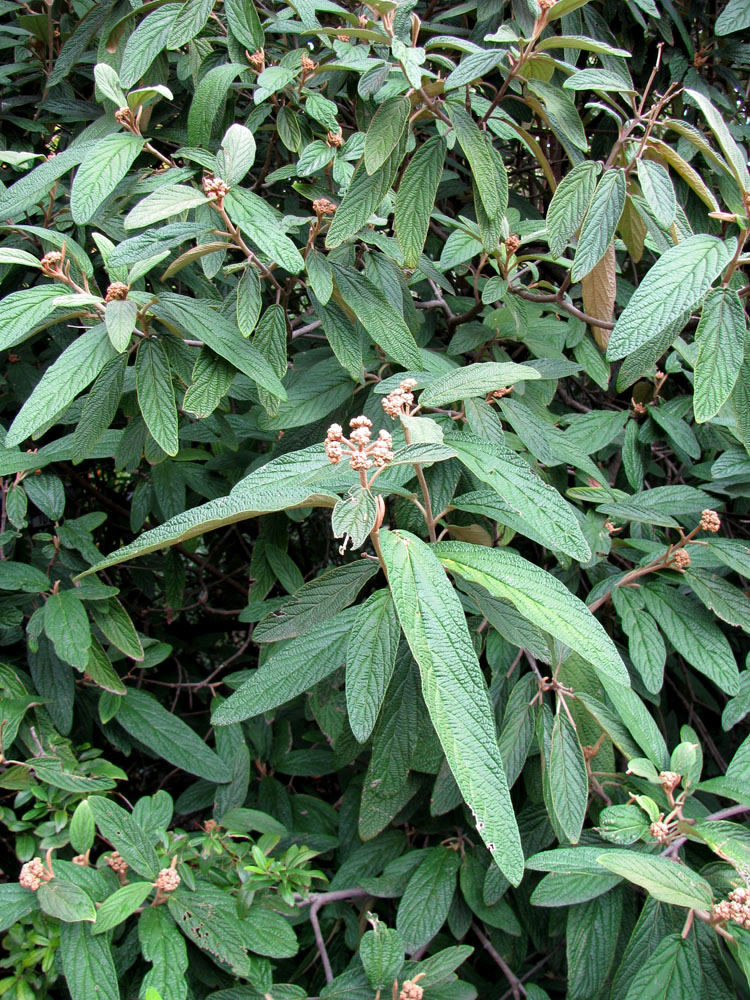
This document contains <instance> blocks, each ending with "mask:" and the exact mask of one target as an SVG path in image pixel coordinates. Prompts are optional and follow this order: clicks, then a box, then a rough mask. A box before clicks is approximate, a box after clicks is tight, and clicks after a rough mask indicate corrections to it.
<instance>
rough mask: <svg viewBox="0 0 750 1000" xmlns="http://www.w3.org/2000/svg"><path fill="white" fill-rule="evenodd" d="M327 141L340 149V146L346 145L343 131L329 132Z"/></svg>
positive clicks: (334, 147)
mask: <svg viewBox="0 0 750 1000" xmlns="http://www.w3.org/2000/svg"><path fill="white" fill-rule="evenodd" d="M326 142H327V143H328V145H329V146H331V147H332V148H333V149H338V148H339V146H343V145H344V136H343V134H342V133H341V132H329V133H328V135H327V136H326Z"/></svg>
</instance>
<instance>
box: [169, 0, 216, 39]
mask: <svg viewBox="0 0 750 1000" xmlns="http://www.w3.org/2000/svg"><path fill="white" fill-rule="evenodd" d="M212 7H213V4H212V2H211V0H185V3H184V4H183V5H182V8H181V10H180V13H179V14H178V15H177V17H176V18H175V19H174V23H173V25H172V30H171V31H170V33H169V39H168V41H167V47H168V48H170V49H179V48H180V47H181V46H183V45H187V44H188V42H191V41H192V40H193V39H194V38H195V36H196V35H198V34H200V32H201V30H202V29H203V27H204V25H205V24H206V22H207V21H208V18H209V16H210V14H211V10H212Z"/></svg>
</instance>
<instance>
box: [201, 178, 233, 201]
mask: <svg viewBox="0 0 750 1000" xmlns="http://www.w3.org/2000/svg"><path fill="white" fill-rule="evenodd" d="M203 193H204V194H205V196H206V197H207V198H216V199H217V201H223V200H224V198H226V196H227V195H228V194H229V185H228V184H227V183H226V181H223V180H221V178H220V177H204V178H203Z"/></svg>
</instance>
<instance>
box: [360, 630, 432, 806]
mask: <svg viewBox="0 0 750 1000" xmlns="http://www.w3.org/2000/svg"><path fill="white" fill-rule="evenodd" d="M419 707H420V706H419V674H418V671H417V667H416V665H415V663H414V660H413V659H412V655H411V653H410V651H409V647H408V646H407V644H406V643H403V644H402V645H401V646H400V647H399V649H398V655H397V656H396V665H395V669H394V672H393V675H392V677H391V680H390V683H389V685H388V690H387V693H386V695H385V697H384V699H383V710H382V712H381V713H380V715H379V717H378V724H377V726H376V728H375V733H374V736H373V746H372V756H371V758H370V766H369V767H368V769H367V774H366V776H365V788H366V789H367V791H368V793H369V794H370V797H371V799H380V800H383V799H393V798H394V797H397V796H399V795H400V794H401V793H402V792H403V789H404V786H405V783H406V780H407V777H408V774H409V767H410V764H411V760H412V757H413V756H414V751H415V750H416V748H417V737H418V727H419ZM364 810H365V800H364V799H363V803H362V812H364Z"/></svg>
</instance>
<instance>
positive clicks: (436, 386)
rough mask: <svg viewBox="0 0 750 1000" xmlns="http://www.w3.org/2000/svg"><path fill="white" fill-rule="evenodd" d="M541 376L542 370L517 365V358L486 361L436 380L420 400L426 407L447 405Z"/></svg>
mask: <svg viewBox="0 0 750 1000" xmlns="http://www.w3.org/2000/svg"><path fill="white" fill-rule="evenodd" d="M538 378H541V375H540V374H539V372H538V371H537V370H536V369H535V368H530V367H529V366H528V365H517V364H515V362H513V361H500V362H498V361H485V362H483V363H481V364H470V365H465V366H464V367H463V368H457V369H456V370H455V371H452V372H449V373H448V374H447V375H443V376H442V378H437V379H435V381H434V382H430V384H429V385H428V386H427V388H426V389H424V390H423V392H422V395H421V396H420V397H419V400H420V403H421V404H422V405H426V406H444V405H445V404H446V403H451V402H453V401H454V400H458V399H470V398H472V397H473V396H486V395H487V394H488V393H490V392H494V391H495V390H496V389H504V388H506V387H507V386H509V385H515V383H516V382H524V381H526V380H528V379H538Z"/></svg>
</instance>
